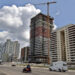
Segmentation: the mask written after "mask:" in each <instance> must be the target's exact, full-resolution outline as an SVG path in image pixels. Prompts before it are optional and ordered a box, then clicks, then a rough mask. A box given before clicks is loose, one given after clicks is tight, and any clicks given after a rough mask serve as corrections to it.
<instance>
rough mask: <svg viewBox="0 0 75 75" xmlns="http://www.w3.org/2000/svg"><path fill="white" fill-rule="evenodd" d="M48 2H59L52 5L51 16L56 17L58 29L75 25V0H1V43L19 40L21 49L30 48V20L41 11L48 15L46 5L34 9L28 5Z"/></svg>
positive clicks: (55, 21)
mask: <svg viewBox="0 0 75 75" xmlns="http://www.w3.org/2000/svg"><path fill="white" fill-rule="evenodd" d="M48 1H56V2H57V3H56V4H52V5H50V16H51V17H54V23H55V24H56V26H57V27H58V28H59V27H63V26H65V25H68V24H75V9H74V8H75V0H0V42H3V41H6V39H11V40H18V41H19V42H20V44H21V47H23V46H28V45H29V41H30V28H29V27H30V19H31V18H32V17H34V16H35V15H36V14H38V13H39V12H40V10H41V12H42V13H44V14H47V6H46V5H40V6H35V7H34V6H33V5H29V4H28V3H31V4H39V3H44V2H48ZM25 4H27V5H26V6H25ZM38 9H40V10H38ZM13 36H14V37H13Z"/></svg>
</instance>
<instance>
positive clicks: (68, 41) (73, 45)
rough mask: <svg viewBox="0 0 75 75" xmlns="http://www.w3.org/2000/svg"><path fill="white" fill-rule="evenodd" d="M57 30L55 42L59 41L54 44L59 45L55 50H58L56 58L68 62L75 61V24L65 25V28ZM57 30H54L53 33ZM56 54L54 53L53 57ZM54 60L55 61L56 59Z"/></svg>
mask: <svg viewBox="0 0 75 75" xmlns="http://www.w3.org/2000/svg"><path fill="white" fill-rule="evenodd" d="M55 32H56V35H57V36H55V38H54V42H56V41H57V43H55V44H54V46H57V48H56V49H54V50H55V51H56V52H57V54H55V55H57V57H58V58H56V59H58V60H57V61H66V62H67V63H75V25H72V24H71V25H67V26H64V27H63V28H60V29H58V30H56V31H55ZM55 32H52V35H53V34H54V33H55ZM52 39H53V37H52ZM51 44H52V43H51ZM51 46H52V45H51ZM50 49H51V48H50ZM55 51H53V52H55ZM51 52H52V51H51ZM52 55H53V54H52ZM55 55H53V57H54V56H55ZM51 57H52V56H51ZM53 57H52V58H53ZM52 60H53V61H54V59H52Z"/></svg>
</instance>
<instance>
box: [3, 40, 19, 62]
mask: <svg viewBox="0 0 75 75" xmlns="http://www.w3.org/2000/svg"><path fill="white" fill-rule="evenodd" d="M3 49H4V51H5V53H4V56H3V58H4V61H12V60H13V61H17V59H18V57H19V50H20V44H19V43H18V41H11V40H10V39H7V41H6V42H5V44H4V47H3Z"/></svg>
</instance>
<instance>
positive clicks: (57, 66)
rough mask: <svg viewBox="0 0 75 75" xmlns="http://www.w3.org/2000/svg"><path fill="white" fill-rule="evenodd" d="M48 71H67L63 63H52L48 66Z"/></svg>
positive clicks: (65, 64)
mask: <svg viewBox="0 0 75 75" xmlns="http://www.w3.org/2000/svg"><path fill="white" fill-rule="evenodd" d="M49 70H50V71H59V72H66V71H67V70H68V67H67V63H66V62H64V61H57V62H53V63H52V64H51V65H50V67H49Z"/></svg>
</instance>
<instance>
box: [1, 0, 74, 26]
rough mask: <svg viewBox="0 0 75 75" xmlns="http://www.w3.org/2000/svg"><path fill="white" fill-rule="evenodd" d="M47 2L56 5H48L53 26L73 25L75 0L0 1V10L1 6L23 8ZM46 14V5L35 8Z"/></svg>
mask: <svg viewBox="0 0 75 75" xmlns="http://www.w3.org/2000/svg"><path fill="white" fill-rule="evenodd" d="M47 1H56V2H57V3H56V4H53V5H50V15H51V16H52V17H54V18H55V24H56V25H57V26H58V27H62V26H64V25H67V24H75V0H0V8H2V7H3V6H6V5H7V6H11V5H13V4H14V5H17V6H24V5H25V4H26V3H32V4H35V3H43V2H47ZM35 7H36V8H39V9H40V10H41V11H42V12H43V13H44V14H46V5H45V6H44V5H41V6H35Z"/></svg>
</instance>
